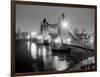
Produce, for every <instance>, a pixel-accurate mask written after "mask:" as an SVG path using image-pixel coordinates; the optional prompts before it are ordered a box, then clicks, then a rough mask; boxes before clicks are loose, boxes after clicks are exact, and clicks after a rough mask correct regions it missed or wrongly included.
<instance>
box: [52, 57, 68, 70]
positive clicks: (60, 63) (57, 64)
mask: <svg viewBox="0 0 100 77" xmlns="http://www.w3.org/2000/svg"><path fill="white" fill-rule="evenodd" d="M68 67H69V62H68V61H66V60H65V59H62V60H61V58H60V57H59V56H54V59H53V68H54V69H55V70H57V71H62V70H65V69H68Z"/></svg>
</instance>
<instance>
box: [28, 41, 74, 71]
mask: <svg viewBox="0 0 100 77" xmlns="http://www.w3.org/2000/svg"><path fill="white" fill-rule="evenodd" d="M27 50H28V51H27V52H28V53H30V55H31V57H32V60H33V64H32V65H31V67H32V68H33V69H34V71H40V70H42V71H47V70H56V71H62V70H67V69H68V68H69V67H70V64H73V61H74V60H73V59H72V57H69V56H70V55H66V53H64V54H61V53H57V54H54V52H52V49H51V46H46V45H43V44H36V43H34V42H32V41H27ZM70 62H71V63H70Z"/></svg>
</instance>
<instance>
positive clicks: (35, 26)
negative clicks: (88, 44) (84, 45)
mask: <svg viewBox="0 0 100 77" xmlns="http://www.w3.org/2000/svg"><path fill="white" fill-rule="evenodd" d="M62 13H64V14H65V16H66V20H67V21H68V22H69V27H70V28H71V29H72V30H73V29H75V28H78V29H79V31H81V30H82V29H86V32H88V33H93V32H94V14H95V10H94V9H91V8H74V7H52V6H39V5H38V6H37V5H21V4H17V6H16V31H17V30H18V28H20V29H21V31H26V32H32V31H36V32H39V30H40V22H41V21H42V20H43V19H44V18H47V20H48V22H49V23H51V24H53V23H57V22H58V19H59V17H61V14H62Z"/></svg>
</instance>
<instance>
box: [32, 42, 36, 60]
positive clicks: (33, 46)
mask: <svg viewBox="0 0 100 77" xmlns="http://www.w3.org/2000/svg"><path fill="white" fill-rule="evenodd" d="M36 51H37V46H36V44H35V43H31V56H32V58H34V59H36V58H37V57H36V55H37V54H36Z"/></svg>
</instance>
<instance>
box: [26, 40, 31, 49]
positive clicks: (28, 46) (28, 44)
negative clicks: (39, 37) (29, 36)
mask: <svg viewBox="0 0 100 77" xmlns="http://www.w3.org/2000/svg"><path fill="white" fill-rule="evenodd" d="M30 45H31V44H30V41H27V50H28V51H30Z"/></svg>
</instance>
